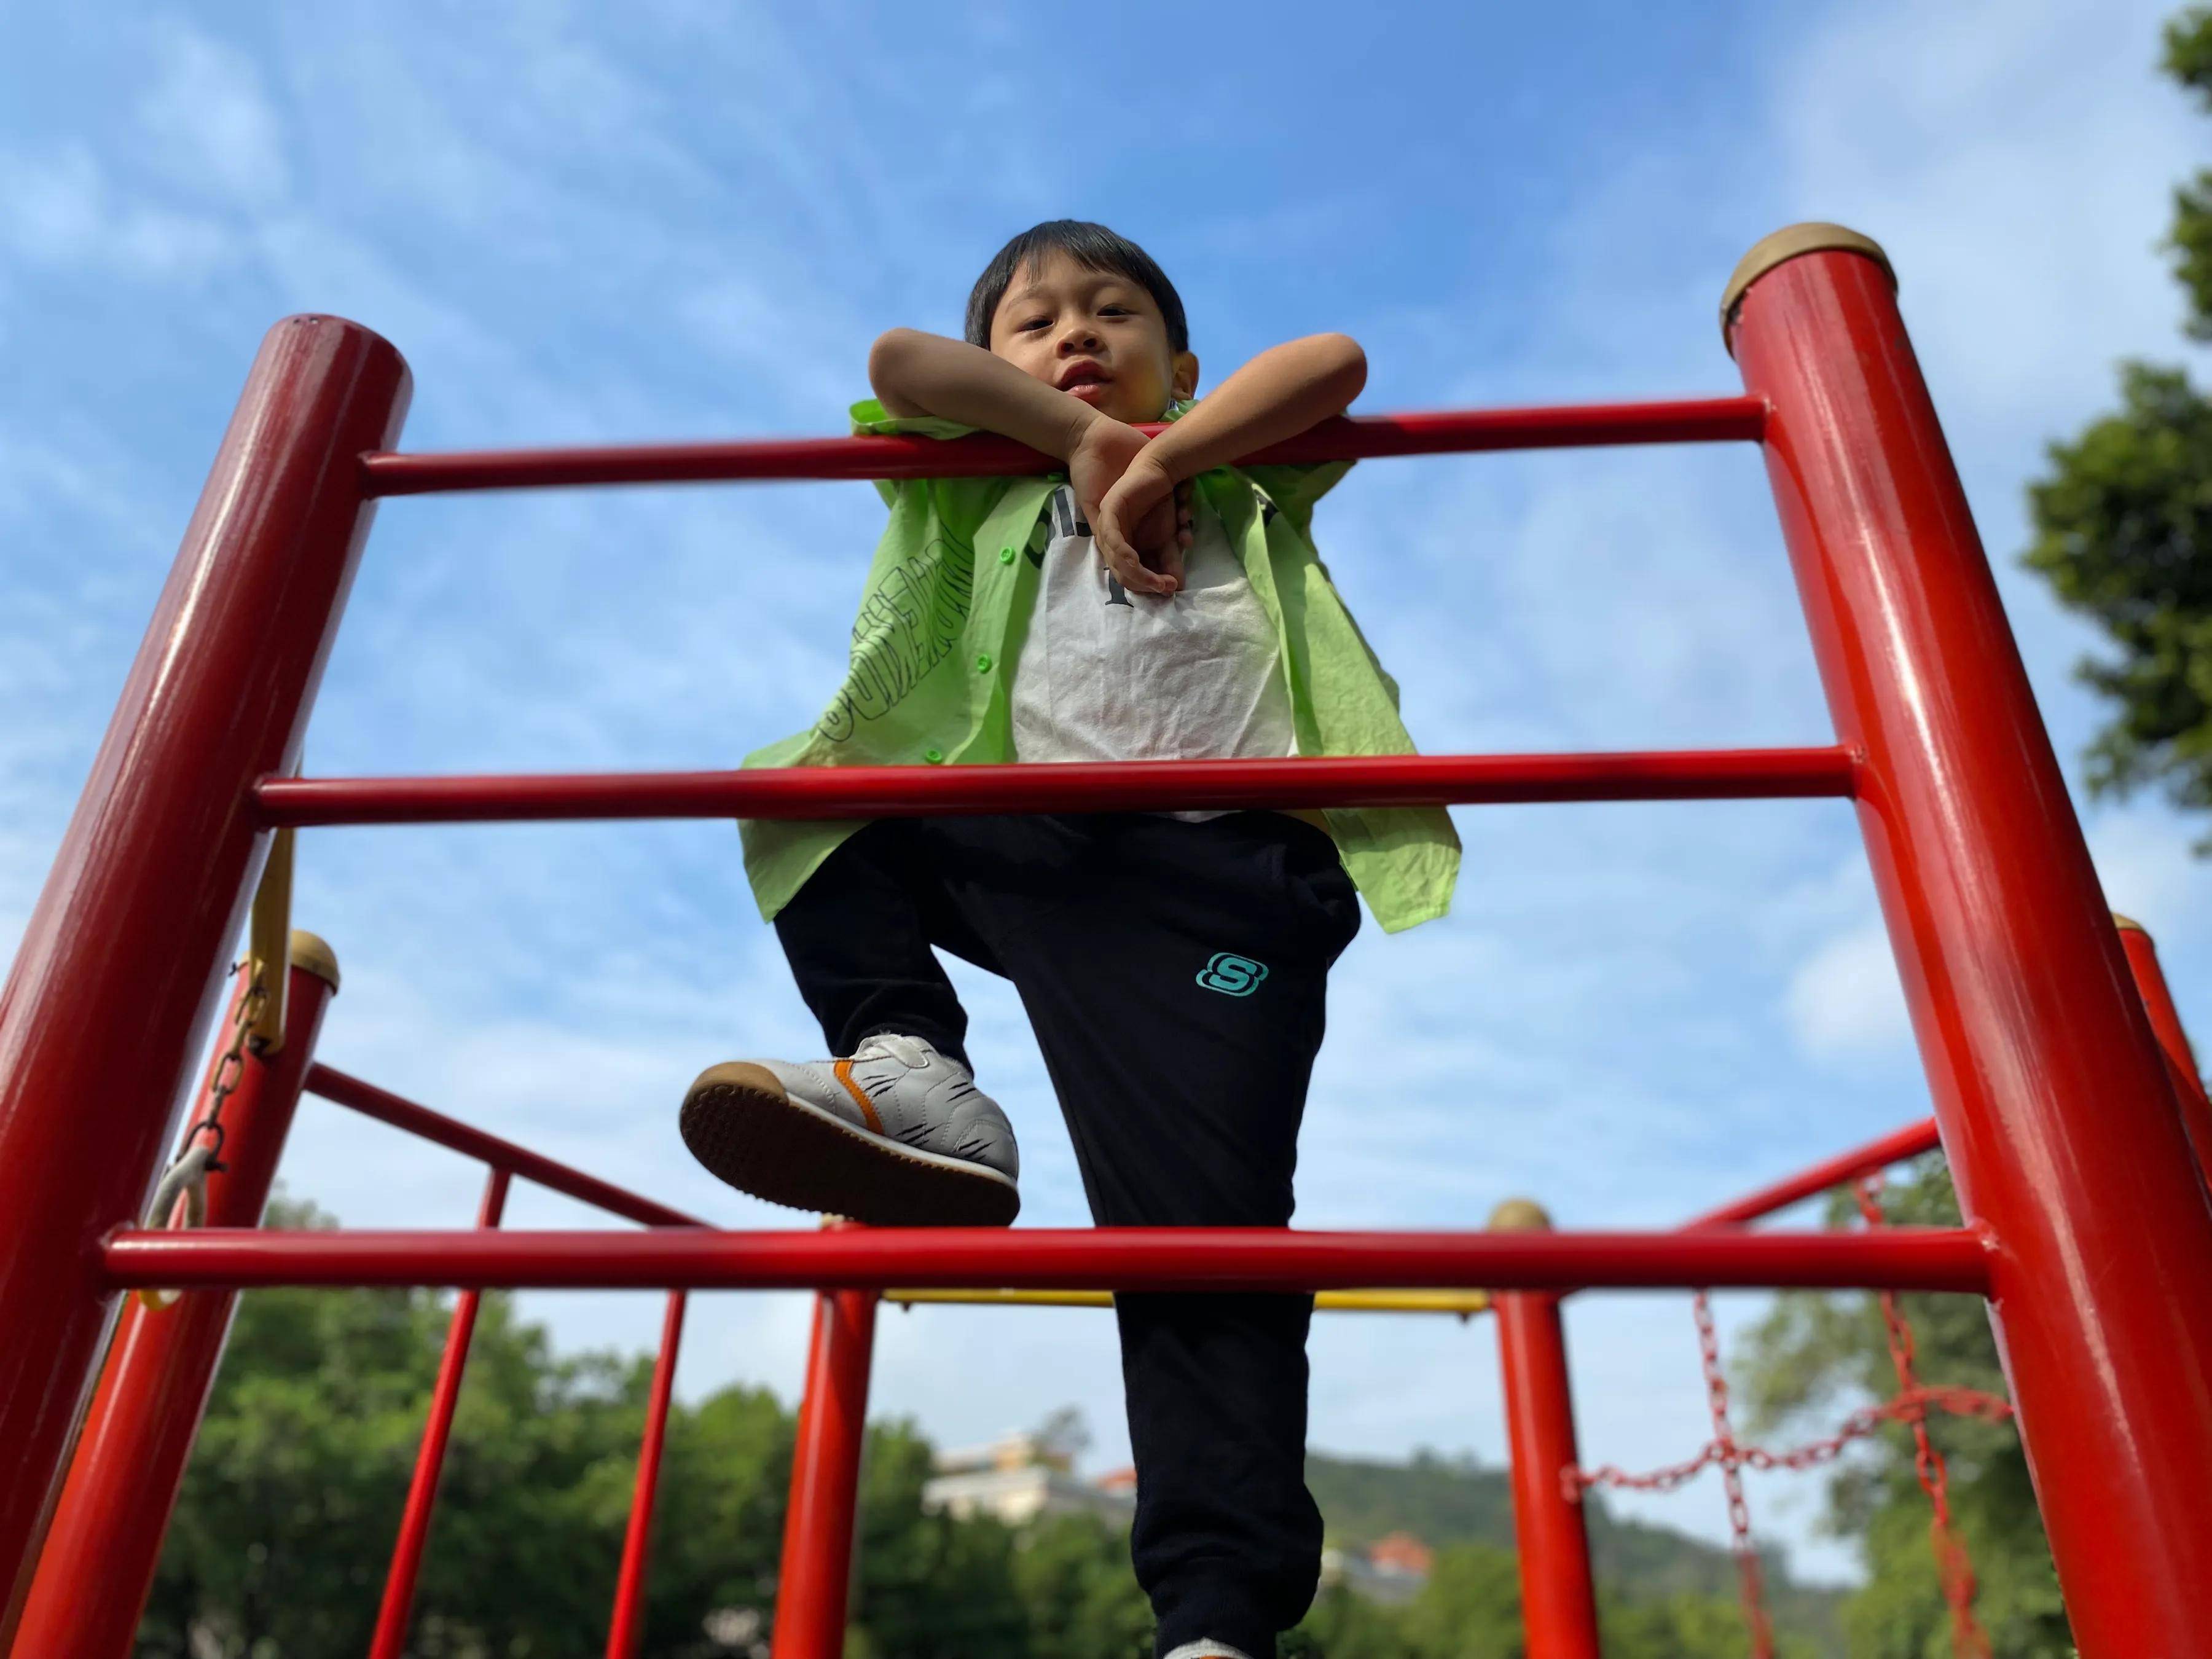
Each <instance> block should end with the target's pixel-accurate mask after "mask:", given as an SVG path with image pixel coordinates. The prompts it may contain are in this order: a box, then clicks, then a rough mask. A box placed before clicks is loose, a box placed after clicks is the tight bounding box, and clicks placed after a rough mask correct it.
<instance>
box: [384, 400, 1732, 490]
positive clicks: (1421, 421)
mask: <svg viewBox="0 0 2212 1659" xmlns="http://www.w3.org/2000/svg"><path fill="white" fill-rule="evenodd" d="M1765 415H1766V409H1765V404H1763V403H1761V402H1760V401H1759V399H1758V398H1671V399H1668V400H1666V401H1664V402H1657V403H1638V404H1585V405H1580V406H1568V407H1563V408H1553V409H1479V410H1451V411H1446V412H1443V413H1438V414H1419V415H1360V416H1352V417H1351V418H1349V419H1343V420H1334V421H1324V422H1322V423H1321V424H1320V425H1319V426H1316V427H1315V428H1313V429H1312V430H1311V431H1310V432H1304V433H1301V434H1300V435H1298V436H1297V437H1295V438H1291V439H1289V440H1287V441H1285V442H1283V443H1279V444H1276V445H1274V446H1273V447H1272V448H1268V449H1264V450H1261V451H1260V452H1259V453H1256V454H1254V455H1250V456H1248V457H1247V458H1246V459H1245V464H1246V465H1264V464H1267V463H1269V462H1282V461H1349V460H1358V459H1368V458H1370V457H1379V456H1384V455H1445V454H1455V453H1470V452H1474V451H1479V450H1498V449H1560V448H1569V447H1581V446H1590V447H1595V446H1600V445H1610V444H1665V443H1724V442H1729V441H1739V442H1746V443H1755V442H1757V441H1759V436H1760V435H1761V433H1762V431H1763V429H1764V426H1765ZM1144 429H1145V430H1146V431H1147V432H1150V433H1154V434H1157V433H1158V431H1159V430H1160V428H1159V427H1158V426H1157V425H1153V426H1148V427H1146V428H1144ZM1066 465H1067V463H1066V462H1065V461H1061V460H1055V459H1053V458H1052V457H1051V456H1049V455H1045V454H1042V453H1039V452H1037V451H1036V450H1034V449H1030V448H1027V447H1024V446H1023V445H1021V444H1018V443H1016V442H1014V441H1013V440H1012V439H1011V438H997V437H989V436H985V435H977V436H975V437H972V438H958V439H955V440H953V441H950V442H946V441H941V440H939V439H934V438H772V439H768V440H765V441H754V442H749V443H675V444H623V445H615V446H605V447H592V448H586V449H515V450H489V451H483V452H479V453H473V454H445V455H396V454H392V453H379V454H368V455H363V456H362V458H361V478H362V489H364V490H365V491H366V492H367V493H368V494H369V495H426V494H428V493H431V492H434V491H442V490H453V489H547V488H551V487H556V486H565V485H573V484H621V483H705V482H708V481H711V480H722V481H726V482H727V481H736V480H739V479H778V478H783V479H794V478H963V477H1018V476H1021V475H1024V474H1035V473H1040V472H1057V471H1063V470H1064V469H1065V468H1066Z"/></svg>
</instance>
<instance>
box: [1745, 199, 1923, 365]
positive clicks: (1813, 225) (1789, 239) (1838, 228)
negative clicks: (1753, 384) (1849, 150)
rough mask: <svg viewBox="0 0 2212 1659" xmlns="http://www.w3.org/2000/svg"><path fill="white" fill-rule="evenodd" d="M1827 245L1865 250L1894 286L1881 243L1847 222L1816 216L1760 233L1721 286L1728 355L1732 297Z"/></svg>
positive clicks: (1892, 269)
mask: <svg viewBox="0 0 2212 1659" xmlns="http://www.w3.org/2000/svg"><path fill="white" fill-rule="evenodd" d="M1829 248H1843V249H1846V250H1848V251H1849V252H1852V253H1863V254H1865V255H1866V256H1867V257H1868V258H1869V259H1872V260H1873V261H1874V262H1875V264H1878V265H1880V266H1881V268H1882V271H1883V273H1884V274H1885V275H1887V276H1888V278H1889V286H1890V288H1891V289H1892V291H1894V290H1895V289H1896V287H1897V268H1896V267H1895V266H1894V265H1893V264H1890V262H1889V255H1887V253H1884V252H1882V251H1881V243H1880V242H1877V241H1875V239H1874V238H1873V237H1871V236H1863V235H1861V234H1859V233H1858V232H1857V231H1856V230H1853V229H1851V228H1850V227H1849V226H1847V225H1832V224H1828V223H1826V222H1824V221H1821V220H1817V219H1815V220H1810V221H1808V222H1806V223H1804V224H1802V225H1785V226H1784V227H1783V228H1781V229H1780V230H1778V231H1776V232H1775V233H1774V234H1772V235H1771V236H1762V237H1760V238H1759V240H1758V241H1756V242H1754V243H1753V244H1752V248H1751V252H1748V253H1747V254H1745V255H1744V256H1743V258H1741V259H1739V260H1737V261H1736V264H1735V270H1733V271H1732V272H1730V273H1729V279H1728V286H1727V287H1726V288H1724V289H1722V290H1721V343H1722V344H1723V345H1724V346H1727V347H1728V349H1729V356H1735V347H1734V346H1733V345H1730V344H1729V319H1731V318H1732V317H1733V316H1734V315H1735V307H1736V301H1739V300H1741V299H1742V298H1743V292H1744V290H1745V289H1747V288H1749V287H1750V286H1751V285H1752V284H1753V283H1755V282H1757V281H1758V280H1759V278H1760V277H1762V276H1765V275H1766V273H1767V272H1768V271H1770V270H1773V269H1774V267H1775V266H1777V265H1778V264H1782V263H1783V261H1784V260H1785V259H1794V258H1796V257H1797V256H1798V255H1799V254H1801V253H1819V252H1823V251H1824V250H1826V249H1829Z"/></svg>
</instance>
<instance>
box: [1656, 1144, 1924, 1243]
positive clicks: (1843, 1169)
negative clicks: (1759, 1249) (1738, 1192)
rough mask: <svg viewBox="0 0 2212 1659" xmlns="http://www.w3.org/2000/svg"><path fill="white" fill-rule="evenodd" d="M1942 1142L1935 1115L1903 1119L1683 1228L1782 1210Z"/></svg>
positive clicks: (1716, 1224) (1720, 1224)
mask: <svg viewBox="0 0 2212 1659" xmlns="http://www.w3.org/2000/svg"><path fill="white" fill-rule="evenodd" d="M1942 1144H1943V1143H1942V1139H1941V1137H1939V1136H1938V1135H1937V1133H1936V1120H1935V1119H1934V1118H1932V1117H1928V1118H1923V1119H1921V1121H1919V1122H1917V1123H1908V1124H1906V1125H1905V1127H1903V1128H1902V1129H1893V1130H1891V1131H1890V1132H1889V1133H1887V1134H1886V1135H1884V1136H1882V1137H1881V1139H1879V1140H1869V1142H1867V1144H1866V1145H1865V1146H1855V1147H1853V1148H1852V1149H1851V1150H1850V1152H1838V1154H1837V1155H1836V1156H1835V1157H1833V1158H1829V1159H1827V1160H1826V1162H1824V1163H1820V1164H1814V1165H1813V1167H1812V1168H1811V1169H1809V1170H1800V1171H1798V1173H1797V1174H1796V1175H1794V1176H1789V1177H1788V1178H1787V1179H1785V1180H1782V1181H1778V1182H1774V1184H1773V1185H1771V1186H1770V1187H1761V1188H1759V1190H1758V1191H1757V1192H1755V1193H1747V1194H1744V1196H1743V1197H1741V1198H1739V1199H1737V1200H1735V1201H1733V1202H1732V1203H1728V1204H1723V1205H1722V1206H1720V1207H1719V1208H1718V1209H1717V1210H1708V1211H1706V1212H1705V1213H1704V1214H1703V1215H1701V1216H1699V1217H1697V1218H1695V1219H1694V1220H1691V1221H1686V1222H1684V1223H1683V1224H1682V1225H1684V1226H1685V1227H1724V1226H1728V1225H1730V1224H1732V1223H1738V1222H1745V1221H1756V1220H1758V1219H1759V1218H1760V1217H1761V1216H1769V1215H1772V1214H1773V1213H1774V1212H1776V1211H1777V1210H1786V1209H1788V1208H1789V1207H1790V1206H1791V1205H1792V1204H1796V1203H1800V1202H1802V1200H1806V1199H1808V1198H1811V1197H1814V1195H1816V1194H1820V1193H1825V1192H1826V1191H1827V1190H1828V1189H1829V1188H1832V1187H1840V1186H1842V1185H1843V1184H1844V1182H1847V1181H1857V1179H1858V1178H1859V1177H1860V1176H1870V1175H1872V1174H1874V1173H1875V1171H1876V1170H1887V1168H1888V1167H1889V1166H1890V1165H1891V1164H1901V1163H1903V1162H1904V1161H1905V1159H1906V1158H1918V1157H1919V1156H1920V1155H1921V1154H1922V1153H1923V1152H1935V1151H1936V1149H1937V1148H1939V1147H1940V1146H1942Z"/></svg>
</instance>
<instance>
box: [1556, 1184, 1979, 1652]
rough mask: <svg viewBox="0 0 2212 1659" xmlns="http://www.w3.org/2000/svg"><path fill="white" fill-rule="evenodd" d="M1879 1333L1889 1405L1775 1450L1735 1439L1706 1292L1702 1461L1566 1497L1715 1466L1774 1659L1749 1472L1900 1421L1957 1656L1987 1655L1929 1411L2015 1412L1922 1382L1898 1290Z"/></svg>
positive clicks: (1815, 1462) (1603, 1481) (1572, 1487)
mask: <svg viewBox="0 0 2212 1659" xmlns="http://www.w3.org/2000/svg"><path fill="white" fill-rule="evenodd" d="M1853 1196H1854V1198H1855V1199H1856V1200H1857V1204H1858V1209H1859V1214H1860V1216H1861V1217H1862V1218H1863V1219H1864V1220H1865V1222H1866V1225H1869V1227H1879V1226H1881V1225H1884V1224H1885V1223H1886V1222H1887V1217H1886V1216H1885V1215H1884V1214H1883V1212H1882V1208H1881V1176H1868V1177H1867V1178H1865V1179H1864V1180H1863V1181H1861V1182H1858V1183H1857V1187H1856V1188H1854V1190H1853ZM1692 1314H1693V1316H1694V1317H1695V1319H1696V1322H1697V1328H1698V1356H1699V1360H1700V1362H1701V1363H1702V1364H1703V1365H1704V1367H1705V1401H1706V1404H1707V1406H1708V1407H1709V1408H1710V1410H1711V1413H1712V1422H1713V1437H1712V1438H1711V1439H1710V1440H1708V1441H1707V1442H1705V1444H1704V1445H1703V1446H1702V1447H1700V1448H1699V1450H1698V1453H1697V1455H1695V1456H1693V1457H1691V1458H1687V1459H1686V1460H1685V1461H1683V1462H1680V1463H1669V1464H1667V1465H1665V1466H1664V1467H1663V1468H1656V1469H1651V1470H1647V1471H1645V1472H1644V1473H1642V1474H1631V1473H1630V1472H1628V1471H1627V1470H1626V1469H1622V1468H1619V1467H1617V1466H1616V1465H1614V1464H1611V1463H1606V1464H1601V1465H1600V1466H1599V1467H1598V1468H1594V1469H1580V1468H1567V1469H1565V1470H1562V1471H1561V1476H1562V1479H1563V1480H1564V1481H1565V1486H1566V1488H1567V1492H1568V1495H1569V1496H1570V1497H1571V1498H1579V1497H1580V1496H1581V1495H1582V1494H1583V1492H1586V1491H1588V1490H1589V1488H1590V1487H1592V1486H1613V1487H1620V1488H1626V1489H1627V1490H1629V1491H1632V1492H1672V1491H1673V1490H1674V1488H1675V1487H1677V1486H1681V1485H1683V1484H1684V1483H1685V1482H1686V1481H1688V1480H1692V1479H1693V1478H1695V1477H1696V1476H1697V1475H1699V1474H1702V1473H1703V1472H1704V1471H1705V1469H1707V1468H1714V1467H1717V1468H1719V1470H1720V1472H1721V1486H1722V1488H1723V1491H1724V1492H1726V1493H1727V1496H1728V1513H1729V1533H1730V1534H1731V1536H1732V1539H1733V1543H1732V1546H1731V1548H1732V1552H1733V1553H1734V1554H1735V1564H1736V1577H1737V1582H1738V1585H1739V1588H1740V1589H1741V1593H1742V1597H1743V1614H1744V1622H1745V1623H1746V1625H1747V1626H1748V1627H1749V1629H1750V1632H1751V1659H1774V1627H1773V1624H1772V1621H1771V1620H1770V1619H1769V1618H1768V1616H1767V1612H1766V1595H1765V1583H1764V1580H1763V1578H1762V1576H1761V1572H1760V1568H1759V1551H1758V1549H1757V1547H1755V1546H1754V1544H1753V1541H1752V1535H1751V1510H1750V1508H1749V1506H1748V1505H1747V1504H1746V1503H1745V1501H1744V1492H1743V1471H1744V1470H1745V1469H1747V1468H1749V1469H1760V1470H1767V1469H1792V1470H1803V1469H1811V1468H1819V1467H1820V1465H1822V1464H1825V1463H1832V1462H1835V1461H1836V1459H1838V1458H1839V1457H1841V1456H1842V1455H1844V1450H1845V1449H1846V1448H1848V1447H1849V1446H1850V1444H1851V1443H1853V1442H1854V1441H1857V1440H1863V1439H1864V1438H1866V1437H1868V1436H1869V1435H1871V1434H1873V1433H1874V1432H1875V1431H1876V1430H1878V1429H1880V1428H1881V1426H1882V1425H1884V1424H1887V1423H1903V1424H1905V1425H1908V1426H1909V1427H1910V1428H1911V1431H1912V1465H1913V1472H1914V1474H1916V1475H1917V1477H1918V1479H1919V1481H1920V1489H1921V1491H1923V1492H1925V1493H1926V1494H1927V1495H1928V1503H1929V1509H1930V1510H1932V1511H1933V1517H1932V1519H1931V1520H1930V1521H1929V1528H1928V1531H1929V1543H1930V1545H1931V1546H1932V1547H1933V1548H1934V1551H1935V1555H1936V1573H1937V1575H1938V1577H1939V1579H1940V1581H1941V1583H1942V1588H1943V1600H1944V1602H1945V1604H1946V1605H1947V1606H1948V1607H1949V1609H1950V1613H1951V1646H1952V1650H1953V1651H1954V1653H1955V1654H1956V1655H1957V1656H1958V1659H1990V1638H1989V1636H1988V1634H1987V1632H1984V1630H1983V1629H1982V1626H1981V1623H1980V1621H1979V1620H1977V1619H1976V1618H1975V1617H1974V1589H1975V1585H1974V1570H1973V1565H1972V1563H1971V1562H1970V1561H1969V1560H1968V1559H1967V1557H1966V1547H1965V1546H1964V1545H1963V1544H1962V1543H1960V1541H1959V1537H1958V1534H1957V1533H1956V1531H1955V1530H1954V1528H1953V1525H1952V1521H1951V1489H1950V1479H1949V1472H1948V1469H1947V1468H1945V1466H1944V1462H1943V1455H1942V1453H1941V1452H1939V1451H1938V1450H1936V1446H1935V1443H1934V1442H1933V1441H1932V1440H1930V1439H1929V1434H1928V1416H1929V1413H1930V1412H1948V1413H1950V1414H1951V1415H1953V1416H1954V1417H1972V1418H1978V1419H1981V1420H1983V1421H1984V1422H1990V1423H1998V1422H2003V1421H2005V1420H2006V1419H2009V1418H2010V1417H2011V1416H2012V1414H2013V1408H2012V1405H2011V1402H2010V1401H2005V1400H2002V1399H2000V1398H1998V1397H1997V1396H1996V1395H1992V1394H1984V1393H1983V1392H1982V1391H1981V1390H1980V1389H1954V1388H1942V1387H1929V1386H1928V1385H1927V1384H1924V1383H1922V1382H1921V1381H1920V1378H1919V1375H1918V1370H1917V1357H1916V1354H1915V1351H1914V1347H1913V1340H1912V1327H1911V1324H1910V1323H1909V1322H1907V1321H1906V1320H1905V1315H1904V1312H1903V1310H1901V1309H1900V1308H1899V1306H1898V1302H1897V1297H1896V1295H1895V1293H1894V1292H1893V1291H1882V1292H1881V1320H1882V1331H1883V1334H1884V1337H1885V1340H1887V1343H1888V1346H1889V1358H1890V1364H1891V1365H1892V1366H1893V1368H1894V1369H1895V1370H1896V1372H1897V1384H1898V1387H1897V1392H1896V1393H1895V1394H1893V1395H1891V1396H1890V1397H1889V1398H1888V1399H1887V1400H1883V1401H1877V1402H1875V1404H1873V1405H1869V1406H1862V1407H1859V1408H1858V1409H1857V1411H1855V1412H1853V1413H1851V1414H1850V1416H1848V1417H1846V1418H1845V1419H1844V1420H1843V1423H1842V1425H1840V1426H1839V1427H1838V1430H1837V1431H1836V1432H1835V1433H1833V1434H1832V1435H1830V1436H1828V1437H1826V1439H1822V1440H1814V1441H1809V1442H1808V1443H1806V1444H1804V1445H1802V1446H1795V1447H1791V1448H1790V1449H1787V1450H1784V1451H1775V1450H1771V1449H1768V1448H1766V1447H1765V1446H1757V1445H1752V1444H1748V1443H1746V1442H1743V1441H1741V1440H1738V1439H1737V1438H1736V1437H1735V1429H1734V1427H1733V1426H1732V1425H1731V1424H1730V1422H1729V1386H1728V1376H1727V1373H1726V1372H1725V1371H1724V1370H1723V1368H1722V1365H1721V1351H1720V1338H1719V1335H1718V1334H1717V1332H1716V1331H1715V1329H1714V1327H1713V1310H1712V1304H1711V1300H1710V1299H1709V1298H1708V1297H1707V1296H1706V1294H1705V1291H1699V1292H1698V1293H1697V1295H1696V1297H1695V1298H1694V1299H1693V1301H1692Z"/></svg>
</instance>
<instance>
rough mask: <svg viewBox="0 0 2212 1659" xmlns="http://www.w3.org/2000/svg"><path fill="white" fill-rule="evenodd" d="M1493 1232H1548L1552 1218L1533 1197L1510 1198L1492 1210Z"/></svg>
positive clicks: (1491, 1222) (1491, 1226) (1491, 1225)
mask: <svg viewBox="0 0 2212 1659" xmlns="http://www.w3.org/2000/svg"><path fill="white" fill-rule="evenodd" d="M1490 1231H1492V1232H1493V1233H1548V1232H1549V1231H1552V1218H1551V1217H1550V1216H1549V1215H1547V1214H1546V1213H1545V1211H1544V1206H1542V1205H1541V1204H1539V1203H1538V1202H1536V1200H1534V1199H1533V1198H1509V1199H1507V1200H1505V1201H1504V1203H1503V1204H1501V1205H1499V1206H1498V1207H1497V1208H1496V1209H1494V1210H1492V1212H1490Z"/></svg>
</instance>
